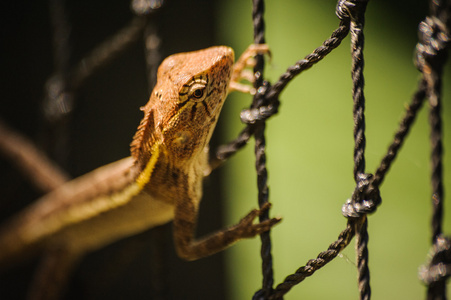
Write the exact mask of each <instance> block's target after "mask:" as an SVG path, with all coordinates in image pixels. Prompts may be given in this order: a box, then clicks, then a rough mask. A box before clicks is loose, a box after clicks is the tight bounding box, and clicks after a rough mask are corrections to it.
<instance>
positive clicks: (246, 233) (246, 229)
mask: <svg viewBox="0 0 451 300" xmlns="http://www.w3.org/2000/svg"><path fill="white" fill-rule="evenodd" d="M270 207H271V203H269V202H267V203H265V204H263V206H262V207H261V208H260V209H253V210H251V211H250V212H249V213H248V214H247V215H246V216H245V217H244V218H243V219H241V221H240V222H239V223H238V226H237V227H238V228H239V229H240V231H241V234H240V235H241V237H243V238H247V237H253V236H256V235H258V234H261V233H263V232H265V231H268V230H270V229H271V227H272V226H274V225H276V224H277V223H279V222H280V221H282V219H281V218H278V217H276V218H272V219H268V220H265V221H263V222H260V223H257V224H253V222H254V220H255V218H256V217H258V216H261V215H262V214H263V213H264V212H265V211H267V210H268V209H269V208H270Z"/></svg>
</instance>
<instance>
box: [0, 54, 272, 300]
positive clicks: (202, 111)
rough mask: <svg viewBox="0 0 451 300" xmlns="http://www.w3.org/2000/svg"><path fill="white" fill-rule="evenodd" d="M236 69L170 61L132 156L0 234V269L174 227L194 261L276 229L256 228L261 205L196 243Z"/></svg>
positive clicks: (212, 60) (204, 59)
mask: <svg viewBox="0 0 451 300" xmlns="http://www.w3.org/2000/svg"><path fill="white" fill-rule="evenodd" d="M266 51H267V49H266V48H265V46H262V47H260V48H258V47H255V46H254V47H251V48H250V50H249V51H247V52H246V55H243V56H242V59H240V62H241V66H242V65H243V61H245V60H247V59H248V58H249V57H250V56H252V55H255V54H256V53H261V52H266ZM233 62H234V53H233V50H232V49H231V48H228V47H224V46H220V47H211V48H208V49H205V50H200V51H195V52H187V53H180V54H175V55H172V56H170V57H168V58H166V59H165V60H164V61H163V63H162V64H161V65H160V67H159V69H158V75H157V84H156V86H155V88H154V90H153V92H152V94H151V96H150V100H149V101H148V103H147V104H146V105H145V106H144V107H142V108H141V110H142V111H143V112H144V118H143V119H142V121H141V123H140V125H139V127H138V130H137V132H136V134H135V137H134V139H133V141H132V143H131V157H128V158H125V159H122V160H119V161H117V162H114V163H112V164H109V165H106V166H104V167H101V168H99V169H96V170H94V171H92V172H90V173H88V174H86V175H84V176H81V177H79V178H77V179H74V180H72V181H70V182H68V183H65V184H63V185H62V186H61V187H59V188H57V189H55V190H53V191H52V192H50V193H48V194H46V195H44V196H43V197H41V198H40V199H38V200H37V201H36V202H35V203H34V204H33V205H31V206H30V207H29V208H27V209H26V210H24V211H23V212H22V213H20V214H19V215H17V216H15V217H14V218H13V219H11V220H10V221H9V222H8V223H7V224H5V225H4V226H3V227H1V229H0V266H1V265H4V264H6V263H7V262H9V260H10V258H14V257H16V256H19V255H20V254H22V253H23V252H26V251H27V250H28V249H33V248H38V249H41V250H43V251H49V252H52V250H55V249H56V250H58V251H59V252H60V253H65V254H64V255H61V260H63V259H64V260H66V261H68V262H71V261H75V260H76V258H77V257H80V256H81V255H83V254H84V253H86V252H87V251H91V250H95V249H97V248H100V247H102V246H104V245H106V244H109V243H111V242H114V241H115V240H118V239H120V238H123V237H126V236H130V235H133V234H137V233H139V232H142V231H144V230H147V229H149V228H152V227H155V226H158V225H162V224H164V223H167V222H169V221H171V220H173V221H174V240H175V245H176V250H177V253H178V254H179V256H180V257H182V258H184V259H187V260H193V259H198V258H200V257H203V256H207V255H211V254H213V253H216V252H218V251H221V250H222V249H224V248H226V247H228V246H229V245H231V244H232V243H233V242H235V241H237V240H239V239H241V238H247V237H252V236H255V235H257V234H259V233H261V232H263V231H267V230H269V229H270V227H272V226H273V225H274V224H276V223H277V222H279V221H280V219H277V218H274V219H270V220H267V221H264V222H262V223H259V224H253V221H254V219H255V218H256V217H257V216H258V215H260V214H261V211H262V210H264V209H267V208H268V207H269V206H268V205H266V206H265V207H262V209H261V210H253V211H251V212H250V213H249V214H248V215H247V216H246V217H245V218H243V219H242V220H241V221H240V222H239V223H238V224H237V225H235V226H232V227H229V228H227V229H224V230H222V231H219V232H217V233H214V234H212V235H209V236H207V237H205V238H203V239H200V240H196V239H195V237H194V232H195V227H196V222H197V211H198V206H199V202H200V199H201V196H202V179H203V178H204V176H205V175H206V174H208V173H209V165H208V143H209V141H210V138H211V135H212V133H213V130H214V127H215V125H216V122H217V119H218V117H219V113H220V111H221V108H222V106H223V103H224V100H225V98H226V96H227V94H228V92H229V91H230V90H232V89H239V83H238V82H237V81H238V79H239V78H238V77H239V76H238V75H237V74H239V73H240V71H241V67H240V70H237V69H234V67H233ZM232 74H233V75H232ZM231 81H232V83H231ZM230 84H232V85H233V86H232V87H229V85H230ZM68 257H70V259H68ZM67 264H68V265H69V264H70V263H67ZM54 265H58V263H54ZM60 265H65V264H64V263H63V262H61V263H60ZM68 269H70V268H68ZM47 273H48V272H47ZM42 277H43V276H40V279H39V280H41V281H42V280H43V279H42ZM49 280H50V279H49ZM44 281H45V280H44ZM39 293H42V291H40V292H36V293H35V294H39ZM36 298H39V297H36Z"/></svg>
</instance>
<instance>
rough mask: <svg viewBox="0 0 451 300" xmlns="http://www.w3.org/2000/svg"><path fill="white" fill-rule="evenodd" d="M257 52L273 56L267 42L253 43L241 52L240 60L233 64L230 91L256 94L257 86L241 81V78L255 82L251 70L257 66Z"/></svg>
mask: <svg viewBox="0 0 451 300" xmlns="http://www.w3.org/2000/svg"><path fill="white" fill-rule="evenodd" d="M257 54H268V55H269V56H271V52H270V50H269V47H268V45H266V44H251V45H250V46H249V47H247V49H246V51H244V52H243V54H241V56H240V57H239V58H238V60H237V61H236V62H235V64H234V65H233V72H232V77H231V79H230V86H229V92H233V91H238V92H242V93H249V94H251V95H255V92H256V91H255V88H254V87H253V86H252V85H247V84H243V83H241V80H246V81H249V82H250V83H251V84H252V83H254V80H255V76H254V73H253V72H252V71H251V70H249V68H253V67H254V66H255V56H256V55H257Z"/></svg>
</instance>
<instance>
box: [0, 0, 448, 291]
mask: <svg viewBox="0 0 451 300" xmlns="http://www.w3.org/2000/svg"><path fill="white" fill-rule="evenodd" d="M335 5H336V2H335V1H331V0H321V1H307V0H302V1H300V0H297V1H289V0H279V1H267V3H266V13H265V20H266V29H267V30H266V40H267V42H268V44H269V45H270V47H271V50H272V59H271V61H268V63H267V65H266V71H265V75H266V77H267V79H269V80H270V81H271V82H274V81H276V80H277V78H278V76H279V75H280V74H281V73H282V72H284V71H285V69H286V68H287V67H288V66H290V65H292V64H294V63H295V62H296V61H297V60H299V59H302V58H303V57H304V56H306V55H307V54H309V53H310V52H311V51H313V50H314V49H315V48H316V47H318V46H320V45H321V43H322V42H323V41H324V40H325V39H327V38H328V37H329V36H330V34H331V33H332V31H333V30H334V29H336V28H337V26H338V23H339V20H338V18H337V17H336V16H335ZM66 9H67V15H68V16H67V17H68V20H69V22H70V24H71V30H70V35H69V38H70V44H71V53H70V60H69V61H70V64H71V65H74V64H75V63H77V62H78V61H79V60H80V59H81V58H82V57H84V56H85V55H86V54H87V53H89V52H90V51H91V50H92V49H93V48H95V46H96V45H98V44H99V43H100V42H102V41H104V40H105V39H107V38H108V37H110V36H112V35H113V34H115V33H116V32H117V31H118V30H120V29H121V28H123V27H124V26H126V25H127V24H128V23H129V22H130V20H131V19H132V18H133V13H132V12H131V10H130V2H129V1H125V0H123V1H114V2H111V1H101V0H98V1H85V0H83V1H66ZM251 11H252V8H251V1H242V0H227V1H207V0H202V1H200V0H199V1H183V0H178V1H177V0H173V1H170V0H168V1H165V4H164V5H163V7H161V8H160V9H158V10H157V11H155V13H154V14H153V15H152V16H151V20H152V24H153V26H154V27H153V28H154V29H155V32H156V33H157V34H158V36H159V38H160V43H161V44H160V46H161V47H160V51H161V52H160V57H161V59H162V58H164V57H166V56H168V55H170V54H173V53H177V52H184V51H190V50H197V49H202V48H206V47H208V46H211V45H218V44H224V45H229V46H231V47H233V48H234V49H235V52H236V57H238V56H239V55H240V54H241V53H242V52H243V51H244V50H245V49H246V47H247V46H248V45H249V44H250V43H252V20H251ZM427 11H428V6H427V1H418V0H415V1H413V0H410V1H407V0H402V1H401V0H400V1H396V3H394V2H393V1H388V0H383V1H382V0H381V1H373V2H370V3H369V5H368V8H367V17H366V25H365V33H366V36H365V38H366V39H365V58H366V60H365V79H366V89H365V95H366V99H367V103H366V115H365V116H366V128H367V129H366V137H367V148H366V149H367V150H366V159H367V168H366V170H367V172H374V170H375V169H376V167H377V166H378V163H379V162H380V159H381V158H382V156H383V155H384V154H385V151H386V149H387V147H388V145H389V143H390V142H391V140H392V137H393V134H394V132H395V130H396V129H397V126H398V122H399V120H400V119H401V117H402V115H403V113H404V108H405V106H406V104H407V103H408V102H410V98H411V96H412V93H413V92H414V90H415V88H416V86H417V81H418V78H419V72H418V71H417V70H416V69H415V67H414V65H413V54H414V48H415V45H416V42H417V26H418V23H419V22H420V21H421V20H423V19H424V17H425V15H426V14H427ZM0 14H1V18H0V19H1V22H2V24H1V25H2V26H1V30H0V32H1V40H2V43H1V44H2V45H1V46H0V47H1V48H0V49H1V54H2V55H0V64H1V69H0V72H1V76H2V79H3V80H2V81H1V87H2V96H1V100H0V101H1V102H0V103H1V104H2V105H1V107H2V108H1V109H0V117H1V119H2V120H4V121H5V122H7V123H8V124H9V125H10V126H11V127H13V128H15V129H16V130H18V131H19V132H21V133H23V134H25V135H26V136H28V137H30V138H31V139H33V140H34V141H35V142H36V143H37V144H39V145H40V146H41V147H42V148H44V149H46V150H47V151H49V153H50V155H51V156H52V157H53V158H54V159H55V160H57V161H58V163H59V164H60V165H62V166H63V167H64V168H65V169H66V170H68V172H69V173H70V174H71V176H73V177H76V176H79V175H81V174H84V173H86V172H88V171H90V170H92V169H93V168H95V167H98V166H101V165H103V164H106V163H109V162H111V161H114V160H117V159H119V158H122V157H124V156H127V155H129V150H128V144H129V143H130V141H131V138H132V136H133V134H134V131H135V130H136V127H137V125H138V123H139V120H140V119H141V117H142V113H141V112H140V111H139V109H138V108H139V107H140V106H142V105H144V104H145V103H146V101H147V99H148V95H149V87H148V83H147V81H148V80H147V75H146V63H145V59H144V50H143V49H144V46H143V42H142V40H138V42H136V43H134V44H133V45H132V46H130V47H128V48H127V49H125V50H124V51H123V52H122V53H121V55H118V56H117V57H116V58H114V59H113V60H111V62H110V63H109V64H107V65H106V66H105V67H103V68H102V69H100V70H99V71H98V72H96V73H95V74H94V75H93V76H91V77H90V78H88V79H87V80H86V81H85V82H84V84H83V85H82V86H81V87H80V89H79V90H77V92H76V93H75V94H74V97H75V98H74V109H73V111H72V112H71V113H70V114H68V115H67V116H65V117H64V119H63V120H62V121H60V122H56V123H55V122H50V121H49V120H48V119H46V118H45V116H44V114H43V113H42V111H43V109H44V108H45V104H43V101H42V99H43V97H44V86H45V83H46V81H47V79H48V78H49V77H50V76H51V74H52V72H53V70H54V67H55V64H54V50H53V48H52V38H53V37H52V34H53V33H52V25H51V21H50V16H49V3H48V2H47V1H41V0H38V1H21V2H5V3H3V4H2V9H1V12H0ZM349 43H350V39H349V37H348V38H346V39H345V40H344V41H343V43H342V45H341V46H340V47H339V48H338V49H336V50H334V51H333V52H332V53H331V54H330V55H329V56H328V57H326V58H325V59H324V60H323V61H321V62H320V63H318V64H317V65H315V66H314V67H313V68H311V69H310V70H308V71H306V72H304V73H302V74H301V75H300V76H298V77H297V78H296V79H295V80H293V81H292V82H291V83H290V84H289V86H288V88H287V89H286V90H285V91H284V92H283V94H282V95H281V97H280V100H281V107H280V110H279V114H278V115H277V116H275V117H273V118H271V119H270V120H269V121H268V123H267V134H266V136H267V159H268V172H269V187H270V201H271V202H272V203H273V206H272V210H271V214H272V215H277V216H281V217H283V222H282V223H281V224H279V225H278V226H277V227H276V228H275V229H274V230H273V231H272V234H271V236H272V241H273V256H274V257H273V258H274V269H275V282H276V284H277V283H279V282H281V281H282V280H283V279H284V278H285V277H286V276H287V275H289V274H291V273H293V272H294V271H295V270H296V269H298V268H299V267H300V266H303V265H305V263H306V262H307V261H308V260H309V259H312V258H315V257H316V256H317V254H318V253H319V252H321V251H324V250H326V249H327V247H328V246H329V244H330V243H332V242H333V241H335V239H336V238H337V236H338V234H339V233H340V232H341V231H342V230H343V229H344V228H345V225H346V219H345V218H344V217H343V216H342V215H341V206H342V204H343V203H344V202H345V201H346V199H347V198H349V197H350V195H351V193H352V191H353V189H354V181H353V176H352V170H353V157H352V155H353V154H352V153H353V134H352V131H353V120H352V97H351V85H352V83H351V76H350V68H351V59H350V48H349ZM449 66H450V64H448V66H447V67H446V68H445V79H444V90H443V95H444V97H443V114H442V116H443V120H444V124H443V131H444V132H445V140H444V142H445V144H444V148H445V158H444V178H445V197H446V195H447V193H446V192H447V191H449V190H450V189H451V179H450V178H451V174H450V173H451V170H450V169H451V168H450V167H449V166H450V164H449V160H450V159H449V157H447V156H446V155H447V153H448V152H447V151H446V149H450V147H451V139H449V138H448V132H450V127H451V124H450V122H449V120H450V114H451V109H450V105H449V102H450V99H451V98H450V95H451V87H450V85H449V84H448V83H449V82H450V67H449ZM250 102H251V97H249V96H248V95H238V94H231V95H230V97H229V100H227V102H226V104H225V107H224V111H223V113H222V116H221V118H220V122H219V125H218V128H217V130H216V134H215V137H214V143H215V144H219V143H224V142H227V141H230V140H232V139H233V138H234V137H235V136H236V135H237V134H238V133H239V131H240V130H241V128H243V125H242V124H241V123H240V120H239V113H240V111H241V109H243V108H245V107H247V106H248V105H249V104H250ZM428 136H429V128H428V121H427V106H425V107H424V108H423V109H422V111H421V113H420V115H419V116H418V118H417V121H416V123H415V125H414V126H413V128H412V131H411V133H410V135H409V137H408V138H407V140H406V143H405V145H404V146H403V149H402V150H401V152H400V155H399V157H398V159H397V160H396V161H395V163H394V164H393V166H392V169H391V170H390V172H389V173H388V175H387V176H386V179H385V181H384V183H383V185H382V187H381V195H382V199H383V203H382V205H381V206H380V207H379V208H378V210H377V213H375V214H374V215H372V216H370V217H369V235H370V244H369V247H370V248H369V250H370V271H371V284H372V292H373V295H374V297H375V299H424V295H425V288H424V286H423V285H422V284H421V283H420V282H419V281H418V276H417V273H418V272H417V271H418V267H419V266H420V265H421V264H423V263H424V262H425V260H426V257H427V252H428V250H429V243H430V237H431V234H430V229H429V223H430V215H431V206H430V185H429V176H430V175H429V174H430V169H429V148H430V147H429V141H428ZM0 170H2V171H1V172H0V182H1V184H0V188H1V191H2V194H1V197H0V214H1V216H0V217H1V218H2V220H3V219H5V218H7V217H8V216H11V215H12V214H14V213H15V212H17V211H19V210H20V209H21V208H22V207H23V206H25V205H27V204H28V203H31V202H32V201H33V200H34V199H36V198H37V197H39V193H38V192H37V191H36V190H34V189H33V188H32V187H30V184H29V183H28V182H27V181H26V180H24V179H23V177H22V176H21V174H19V172H17V171H15V169H14V168H13V166H12V164H11V163H10V162H8V161H7V160H5V159H3V158H1V160H0ZM448 198H449V197H448ZM256 205H257V188H256V176H255V171H254V157H253V142H251V143H250V144H249V145H248V146H247V147H246V148H245V149H244V150H243V151H241V152H239V153H238V154H237V155H236V156H234V157H233V158H232V159H230V161H229V162H227V163H226V164H225V165H224V167H222V168H221V169H220V170H218V171H217V172H215V173H213V175H212V176H211V178H208V179H207V180H206V182H205V196H204V199H203V202H202V206H201V212H200V223H199V229H198V235H203V234H206V233H209V232H212V231H214V230H216V229H219V228H222V227H224V226H225V225H223V224H227V225H230V224H234V223H236V222H237V221H238V220H239V219H240V218H241V217H243V216H244V215H245V214H246V213H247V212H248V211H249V210H250V209H252V208H255V207H256ZM450 218H451V209H450V206H449V205H446V203H445V216H444V220H445V223H444V231H445V233H449V232H450V231H451V223H450V222H451V221H450ZM156 244H158V245H162V246H155V245H156ZM259 247H260V242H259V239H252V240H246V241H241V242H239V243H238V244H236V245H235V246H233V247H232V248H230V249H229V250H227V251H225V252H223V253H221V254H217V255H214V256H212V257H209V258H205V259H202V260H199V261H196V262H184V261H181V260H180V259H178V258H177V257H176V255H175V253H174V250H173V245H172V237H171V225H168V226H164V227H163V228H162V229H159V230H152V231H150V232H147V233H143V234H141V235H139V236H137V237H132V238H129V239H127V240H124V241H120V242H118V243H115V244H114V245H112V246H110V247H107V248H106V249H102V250H99V251H96V252H95V253H92V254H89V255H88V256H87V257H86V258H85V259H84V260H83V261H82V262H81V264H80V266H79V267H78V268H77V270H76V271H75V272H74V275H73V279H72V281H71V284H70V286H69V288H68V291H67V293H66V295H65V296H64V298H65V299H124V298H125V297H127V298H133V299H250V298H251V297H252V295H253V294H254V292H255V291H256V290H258V289H259V288H260V286H261V279H262V277H261V267H260V264H261V260H260V256H259V253H260V250H259ZM161 249H165V250H164V251H163V253H161ZM36 263H37V260H33V261H29V262H28V263H25V264H23V265H21V266H18V267H17V268H16V269H13V270H9V271H8V272H3V273H0V295H2V297H1V298H2V299H23V298H24V295H25V292H26V287H27V285H28V282H29V280H30V278H31V276H32V271H33V269H34V267H35V265H36ZM356 278H357V271H356V266H355V255H354V247H353V243H352V244H351V245H350V246H349V247H348V248H347V249H346V250H345V251H344V252H343V255H341V256H340V257H337V258H336V259H335V260H334V261H333V262H331V263H330V264H328V265H327V266H326V267H324V268H323V269H322V270H320V271H318V272H317V273H315V274H314V275H313V276H312V277H311V278H307V279H306V280H305V281H304V282H303V283H301V284H300V285H298V286H296V287H294V288H293V290H292V291H291V292H290V293H289V294H287V296H286V297H285V299H300V298H307V299H329V298H334V299H358V289H357V281H356ZM449 296H451V293H450V294H449Z"/></svg>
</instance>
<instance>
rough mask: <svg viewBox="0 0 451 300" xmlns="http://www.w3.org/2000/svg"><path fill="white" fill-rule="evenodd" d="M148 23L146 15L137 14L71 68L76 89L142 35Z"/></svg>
mask: <svg viewBox="0 0 451 300" xmlns="http://www.w3.org/2000/svg"><path fill="white" fill-rule="evenodd" d="M146 24H147V17H146V16H135V17H134V18H133V19H132V20H131V21H130V23H129V24H128V25H127V26H125V27H124V28H122V29H121V30H119V31H118V32H117V33H116V34H115V35H114V36H112V37H111V38H109V39H107V40H106V41H104V42H103V43H101V44H100V45H99V46H97V47H96V48H95V49H94V50H92V51H91V52H90V53H89V54H88V55H86V56H85V57H84V58H83V59H81V60H80V62H79V63H78V64H77V65H76V66H75V67H74V68H73V69H72V70H71V86H72V87H73V88H74V89H75V88H79V87H80V86H81V85H82V84H83V83H84V82H85V81H86V79H88V78H89V77H91V76H92V75H93V74H94V73H95V72H96V71H97V70H98V69H99V68H101V67H103V66H105V65H106V64H108V63H109V62H110V61H111V60H112V59H114V58H115V57H116V56H118V55H119V54H120V53H122V52H123V51H124V50H125V49H126V48H127V47H128V46H130V45H132V44H133V43H134V42H136V41H137V40H138V38H140V37H141V34H142V32H143V30H144V27H145V26H146Z"/></svg>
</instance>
